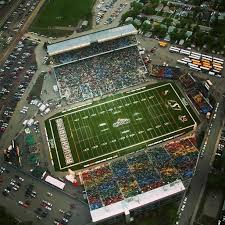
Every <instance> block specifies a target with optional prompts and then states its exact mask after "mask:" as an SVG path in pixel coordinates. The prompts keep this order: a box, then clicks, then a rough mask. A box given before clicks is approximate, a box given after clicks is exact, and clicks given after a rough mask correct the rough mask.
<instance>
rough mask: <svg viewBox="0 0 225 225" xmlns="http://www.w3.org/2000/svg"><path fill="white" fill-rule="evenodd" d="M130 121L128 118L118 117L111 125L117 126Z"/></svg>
mask: <svg viewBox="0 0 225 225" xmlns="http://www.w3.org/2000/svg"><path fill="white" fill-rule="evenodd" d="M128 123H130V119H118V120H117V121H116V122H115V123H114V124H113V127H119V126H122V125H125V124H128Z"/></svg>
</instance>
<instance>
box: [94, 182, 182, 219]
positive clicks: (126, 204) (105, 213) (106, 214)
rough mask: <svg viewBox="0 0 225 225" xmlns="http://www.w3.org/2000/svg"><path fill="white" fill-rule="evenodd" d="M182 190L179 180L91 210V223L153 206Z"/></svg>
mask: <svg viewBox="0 0 225 225" xmlns="http://www.w3.org/2000/svg"><path fill="white" fill-rule="evenodd" d="M184 190H185V187H184V185H183V183H182V181H181V180H177V181H174V182H173V183H170V184H166V185H164V186H162V187H159V188H156V189H153V190H151V191H148V192H145V193H142V194H139V195H136V196H134V197H131V198H128V199H126V200H122V201H120V202H117V203H113V204H111V205H108V206H105V207H102V208H99V209H95V210H91V211H90V213H91V217H92V222H100V221H103V220H106V219H109V218H111V217H114V216H118V215H121V214H126V213H127V212H128V213H129V211H131V210H135V209H137V208H140V207H143V206H145V205H148V204H153V203H155V202H158V201H160V200H163V199H165V198H168V197H171V196H173V195H176V194H178V193H180V192H183V191H184Z"/></svg>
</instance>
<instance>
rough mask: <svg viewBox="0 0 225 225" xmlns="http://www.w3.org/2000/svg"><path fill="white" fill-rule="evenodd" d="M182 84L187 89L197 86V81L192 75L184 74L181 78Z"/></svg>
mask: <svg viewBox="0 0 225 225" xmlns="http://www.w3.org/2000/svg"><path fill="white" fill-rule="evenodd" d="M179 80H180V82H181V84H182V85H183V86H184V87H185V88H186V89H187V88H191V87H193V86H194V85H195V83H196V81H195V79H194V77H193V76H192V75H191V74H190V73H184V74H183V75H181V76H180V78H179Z"/></svg>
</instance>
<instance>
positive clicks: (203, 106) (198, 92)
mask: <svg viewBox="0 0 225 225" xmlns="http://www.w3.org/2000/svg"><path fill="white" fill-rule="evenodd" d="M179 80H180V82H181V84H182V85H183V86H184V88H185V89H186V92H187V95H188V96H189V98H190V99H191V101H192V102H193V104H194V105H195V107H196V109H197V110H198V111H199V112H201V113H203V114H207V113H208V112H211V111H212V109H213V107H212V106H211V104H210V102H209V101H208V100H207V97H208V90H207V89H206V88H205V86H204V85H203V84H202V82H201V80H199V79H198V78H197V77H195V78H193V76H192V75H191V74H190V73H185V74H183V75H182V76H180V78H179Z"/></svg>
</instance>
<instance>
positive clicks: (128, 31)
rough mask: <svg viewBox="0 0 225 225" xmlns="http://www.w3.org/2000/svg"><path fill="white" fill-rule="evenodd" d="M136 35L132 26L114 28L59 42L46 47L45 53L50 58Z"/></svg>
mask: <svg viewBox="0 0 225 225" xmlns="http://www.w3.org/2000/svg"><path fill="white" fill-rule="evenodd" d="M134 34H137V30H136V29H135V27H134V26H133V25H132V24H129V25H125V26H122V27H115V28H111V29H107V30H101V31H97V32H95V33H90V34H86V35H83V36H80V37H76V38H72V39H68V40H64V41H60V42H57V43H54V44H50V45H48V46H47V52H48V54H49V55H50V56H53V55H57V54H60V53H63V52H67V51H71V50H74V49H77V48H82V47H86V46H89V45H90V44H91V43H94V42H104V41H108V40H112V39H115V38H119V37H124V36H128V35H134Z"/></svg>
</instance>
